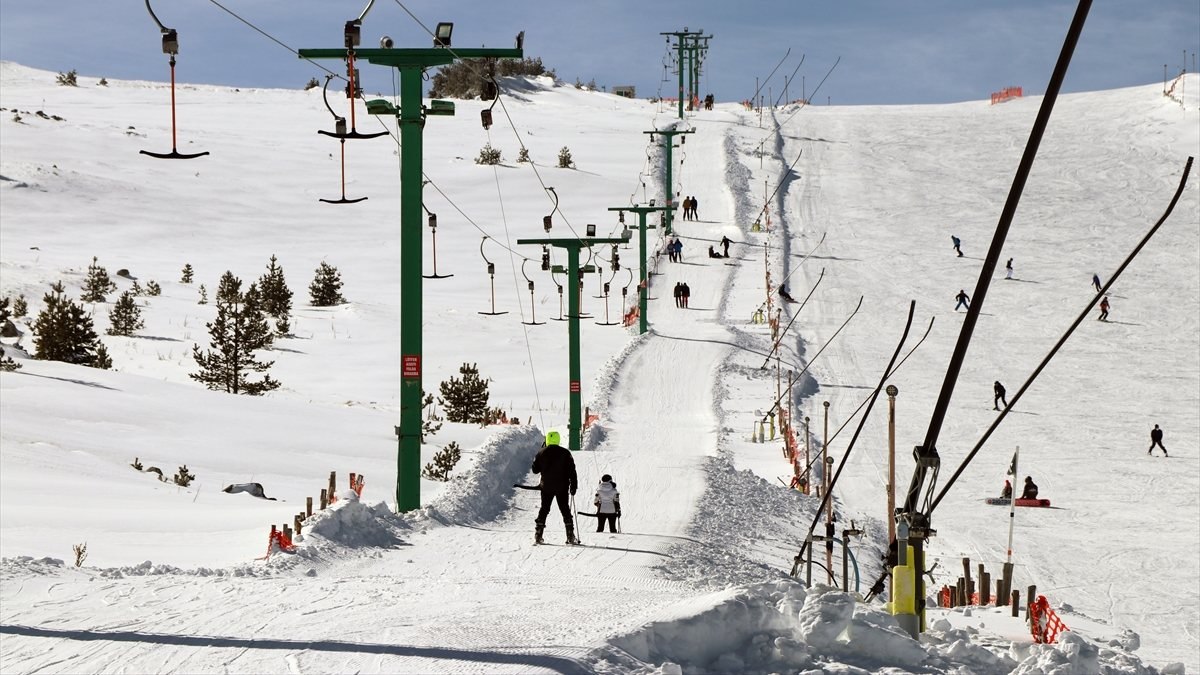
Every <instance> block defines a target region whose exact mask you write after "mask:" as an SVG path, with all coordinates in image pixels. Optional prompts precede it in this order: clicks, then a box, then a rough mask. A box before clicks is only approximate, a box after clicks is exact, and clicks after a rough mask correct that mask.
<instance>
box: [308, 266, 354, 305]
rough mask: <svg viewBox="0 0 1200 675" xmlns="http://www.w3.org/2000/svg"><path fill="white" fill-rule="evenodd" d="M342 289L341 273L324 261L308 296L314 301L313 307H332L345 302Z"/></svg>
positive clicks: (310, 286)
mask: <svg viewBox="0 0 1200 675" xmlns="http://www.w3.org/2000/svg"><path fill="white" fill-rule="evenodd" d="M341 289H342V275H341V273H339V272H338V269H337V268H336V267H334V266H333V265H330V264H329V263H326V262H324V261H322V262H321V265H320V267H318V268H317V273H316V276H315V277H313V281H312V283H311V284H309V285H308V295H309V297H310V298H311V299H312V304H313V307H332V306H334V305H340V304H341V303H343V302H345V301H346V299H345V298H343V297H342V293H341Z"/></svg>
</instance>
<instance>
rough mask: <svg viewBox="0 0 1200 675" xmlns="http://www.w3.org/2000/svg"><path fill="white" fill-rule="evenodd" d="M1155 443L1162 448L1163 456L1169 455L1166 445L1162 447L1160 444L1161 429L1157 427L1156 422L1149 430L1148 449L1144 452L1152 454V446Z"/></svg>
mask: <svg viewBox="0 0 1200 675" xmlns="http://www.w3.org/2000/svg"><path fill="white" fill-rule="evenodd" d="M1156 445H1157V446H1158V447H1160V448H1162V451H1163V457H1170V455H1168V454H1167V449H1166V447H1164V446H1163V444H1162V429H1159V428H1158V425H1157V424H1155V425H1154V428H1153V429H1151V430H1150V449H1149V450H1147V451H1146V454H1147V455H1153V454H1154V446H1156Z"/></svg>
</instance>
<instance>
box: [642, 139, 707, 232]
mask: <svg viewBox="0 0 1200 675" xmlns="http://www.w3.org/2000/svg"><path fill="white" fill-rule="evenodd" d="M642 133H643V134H650V143H651V144H652V145H653V144H654V134H659V135H660V136H665V137H666V139H667V141H666V142H665V143H663V147H664V148H666V151H667V175H666V177H665V178H664V179H663V191H664V192H666V197H667V206H668V207H671V208H670V209H668V210H667V220H666V224H665V227H666V229H665V230H663V232H664V233H665V234H668V235H671V234H674V233H675V230H674V229H673V228H672V227H671V226H672V224H673V223H674V218H673V215H674V213H675V212H674V210H673V209H674V208H675V207H674V204H675V186H674V185H673V184H672V180H671V169H672V166H673V164H674V159H672V157H671V155H672V152H671V151H672V150H674V149H675V137H676V136H681V138H680V139H679V145H683V144H684V143H685V142H687V134H694V133H696V130H695V129H662V130H658V129H655V130H654V131H643V132H642Z"/></svg>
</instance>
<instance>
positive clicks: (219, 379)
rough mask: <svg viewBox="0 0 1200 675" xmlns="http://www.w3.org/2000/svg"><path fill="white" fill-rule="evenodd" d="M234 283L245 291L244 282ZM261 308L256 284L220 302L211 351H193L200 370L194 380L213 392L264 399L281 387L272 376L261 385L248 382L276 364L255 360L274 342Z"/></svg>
mask: <svg viewBox="0 0 1200 675" xmlns="http://www.w3.org/2000/svg"><path fill="white" fill-rule="evenodd" d="M229 276H230V277H231V278H232V277H233V275H232V274H230V275H229ZM233 282H236V284H233V283H232V282H230V284H231V287H237V288H240V287H241V281H240V280H238V279H236V278H233ZM222 283H225V280H224V278H223V279H222ZM247 296H248V297H247ZM260 308H261V296H260V295H259V293H258V288H257V286H256V285H255V284H251V285H250V288H248V289H247V291H246V293H245V294H242V293H236V294H235V295H233V297H232V300H231V301H230V302H222V301H220V300H218V301H217V318H216V319H214V320H213V321H212V322H210V323H208V324H207V326H208V334H209V336H210V338H211V345H210V346H211V348H210V349H209V350H208V351H206V352H201V351H200V346H199V345H196V346H195V347H194V348H193V349H192V356H193V357H194V358H195V359H196V363H197V364H198V365H199V366H200V371H199V372H197V373H192V374H191V375H190V377H191V378H192V379H194V380H196V381H198V382H203V383H204V385H205V386H207V387H208V388H209V389H213V390H217V391H227V392H229V393H232V394H247V395H249V396H261V395H262V394H265V393H266V392H268V391H271V390H273V389H277V388H278V387H279V382H277V381H276V380H272V379H271V376H270V375H264V376H263V378H262V379H261V380H258V381H251V380H249V379H248V378H249V377H250V375H251V374H252V373H263V372H266V371H267V370H268V369H269V368H270V367H271V366H272V365H273V364H274V363H275V362H274V361H258V360H256V359H255V358H254V352H256V351H258V350H260V349H268V348H270V346H271V343H272V340H273V339H274V336H273V334H272V333H271V327H270V326H269V325H268V324H267V321H266V319H265V318H264V317H263V315H262V312H261V309H260Z"/></svg>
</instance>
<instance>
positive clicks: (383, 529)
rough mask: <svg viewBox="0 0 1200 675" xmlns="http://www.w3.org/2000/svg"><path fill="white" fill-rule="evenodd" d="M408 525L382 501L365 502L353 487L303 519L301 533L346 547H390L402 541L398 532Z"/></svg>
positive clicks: (318, 540)
mask: <svg viewBox="0 0 1200 675" xmlns="http://www.w3.org/2000/svg"><path fill="white" fill-rule="evenodd" d="M406 529H408V526H407V524H406V523H405V522H404V520H403V519H402V518H400V517H399V516H397V515H395V514H394V513H392V511H391V509H390V508H389V507H388V505H387V504H386V503H384V502H378V503H376V504H374V505H367V504H365V503H363V502H362V501H360V500H359V499H358V495H357V494H356V493H355V492H354V491H353V490H346V491H344V492H341V493H339V494H338V500H337V501H336V502H334V503H333V505H331V506H330V507H329V508H328V509H325V510H324V511H320V512H318V513H314V514H313V515H312V517H310V518H308V519H307V520H306V521H305V529H304V537H305V541H306V542H308V539H309V538H312V539H313V540H316V541H315V542H311V543H320V542H329V543H332V544H337V545H340V546H344V547H348V548H391V547H393V546H395V545H397V544H400V543H402V542H403V539H402V538H401V532H402V531H404V530H406Z"/></svg>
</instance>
